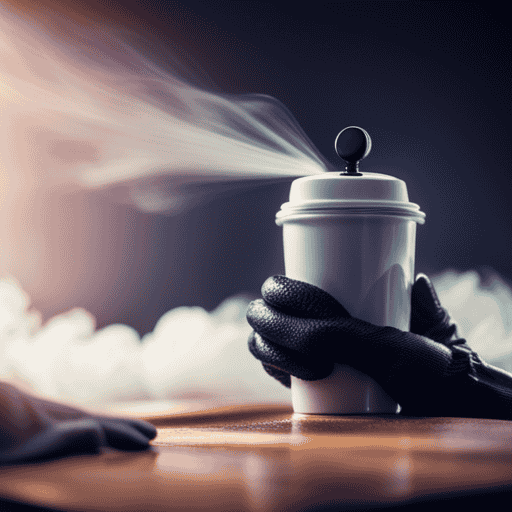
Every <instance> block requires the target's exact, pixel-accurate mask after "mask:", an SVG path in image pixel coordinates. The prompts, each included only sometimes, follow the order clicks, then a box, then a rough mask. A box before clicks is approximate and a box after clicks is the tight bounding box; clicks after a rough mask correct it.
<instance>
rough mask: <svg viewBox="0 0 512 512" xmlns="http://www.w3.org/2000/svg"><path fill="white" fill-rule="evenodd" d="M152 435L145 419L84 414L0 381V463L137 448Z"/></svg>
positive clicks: (152, 427) (147, 443) (143, 446)
mask: <svg viewBox="0 0 512 512" xmlns="http://www.w3.org/2000/svg"><path fill="white" fill-rule="evenodd" d="M156 434H157V431H156V428H155V427H154V426H153V425H151V424H150V423H147V422H145V421H141V420H132V419H124V418H114V417H108V416H99V415H93V414H89V413H87V412H85V411H82V410H80V409H76V408H74V407H70V406H67V405H63V404H60V403H57V402H51V401H49V400H44V399H41V398H37V397H34V396H31V395H29V394H27V393H24V392H22V391H20V390H19V389H18V388H17V387H15V386H13V385H11V384H8V383H6V382H0V464H16V463H19V462H25V461H35V460H40V459H44V458H48V457H62V456H67V455H76V454H79V453H99V451H100V448H101V447H102V446H105V447H107V446H108V447H111V448H117V449H119V450H141V449H145V448H147V447H148V446H149V441H150V440H151V439H153V438H154V437H155V436H156Z"/></svg>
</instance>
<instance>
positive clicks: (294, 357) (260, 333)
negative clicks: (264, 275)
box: [247, 274, 512, 420]
mask: <svg viewBox="0 0 512 512" xmlns="http://www.w3.org/2000/svg"><path fill="white" fill-rule="evenodd" d="M262 295H263V300H261V299H260V300H256V301H253V302H251V304H250V305H249V309H248V312H247V320H248V322H249V324H250V325H251V326H252V328H253V329H254V332H253V333H251V336H250V337H249V350H250V351H251V353H252V354H253V355H254V356H255V357H256V358H257V359H259V360H260V361H261V362H262V363H263V366H264V368H265V370H266V371H267V373H269V374H270V375H271V376H272V377H274V378H276V379H277V380H279V381H280V382H281V383H282V384H284V385H285V386H287V387H289V386H290V374H291V375H294V376H295V377H298V378H300V379H303V380H317V379H322V378H325V377H327V376H328V375H329V374H330V373H331V372H332V370H333V364H334V363H335V362H336V363H340V364H348V365H349V366H352V367H353V368H355V369H357V370H359V371H361V372H363V373H365V374H367V375H369V376H370V377H372V378H373V379H375V380H376V381H377V382H378V383H379V384H380V385H381V386H382V387H383V388H384V390H385V391H386V392H387V393H388V394H389V395H390V396H391V397H392V398H393V399H394V400H395V401H396V402H398V403H399V404H400V405H401V414H403V415H409V416H459V417H474V418H495V419H509V420H512V375H510V374H509V373H507V372H505V371H503V370H501V369H499V368H495V367H493V366H490V365H488V364H486V363H485V362H483V361H482V360H481V359H480V358H479V357H478V355H477V354H475V352H473V351H472V350H471V349H470V347H469V346H468V345H467V344H466V341H465V340H464V339H459V338H458V336H457V328H456V326H455V325H454V324H453V323H451V321H450V317H449V315H448V313H447V311H446V310H445V309H444V308H443V307H442V306H441V304H440V302H439V299H438V297H437V294H436V292H435V290H434V288H433V286H432V283H431V282H430V280H429V279H428V277H427V276H425V275H422V274H420V275H419V276H418V278H417V280H416V282H415V283H414V285H413V289H412V303H411V306H412V308H411V326H410V327H411V332H403V331H401V330H399V329H395V328H393V327H379V326H376V325H373V324H370V323H368V322H364V321H362V320H358V319H355V318H352V317H351V316H350V315H349V313H348V312H347V311H346V310H345V308H344V307H343V306H342V305H341V304H340V303H339V302H338V301H336V300H335V299H334V298H333V297H332V296H331V295H329V294H328V293H326V292H324V291H323V290H321V289H320V288H317V287H316V286H313V285H310V284H307V283H303V282H300V281H296V280H293V279H289V278H287V277H285V276H274V277H271V278H269V279H267V281H265V283H264V284H263V287H262Z"/></svg>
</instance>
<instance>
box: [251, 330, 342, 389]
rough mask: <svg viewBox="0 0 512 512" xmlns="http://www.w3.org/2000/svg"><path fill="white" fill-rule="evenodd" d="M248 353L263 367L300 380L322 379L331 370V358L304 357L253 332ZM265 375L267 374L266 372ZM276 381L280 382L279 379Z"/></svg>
mask: <svg viewBox="0 0 512 512" xmlns="http://www.w3.org/2000/svg"><path fill="white" fill-rule="evenodd" d="M249 351H250V352H251V354H252V355H253V356H254V357H255V358H256V359H258V360H260V361H261V362H262V363H263V364H264V366H265V365H267V366H271V367H273V368H276V369H277V370H281V372H285V373H287V374H291V375H293V376H295V377H298V378H299V379H302V380H318V379H323V378H325V377H327V376H328V375H330V374H331V372H332V370H333V361H332V358H327V357H325V356H324V357H312V356H311V355H309V356H306V355H304V354H301V353H300V352H297V351H295V350H291V349H289V348H286V347H281V346H279V345H276V344H274V343H272V342H271V341H268V340H266V339H264V338H262V337H261V336H260V335H259V334H258V333H257V332H253V333H251V335H250V336H249ZM267 373H269V372H268V370H267ZM271 375H272V374H271ZM272 377H274V378H277V376H276V375H272ZM277 380H279V381H280V382H281V380H280V379H279V378H277ZM285 385H286V384H285Z"/></svg>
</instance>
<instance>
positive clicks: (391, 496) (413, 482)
mask: <svg viewBox="0 0 512 512" xmlns="http://www.w3.org/2000/svg"><path fill="white" fill-rule="evenodd" d="M202 408H203V410H200V411H196V412H181V413H174V414H173V413H171V414H167V415H158V414H153V415H152V416H151V415H146V417H147V416H149V418H148V419H150V421H152V422H153V423H154V424H155V425H157V426H158V429H159V432H158V437H157V438H156V439H155V440H154V442H153V446H152V448H151V450H149V451H146V452H142V453H125V452H117V451H113V450H107V451H105V452H104V453H103V454H101V455H99V456H80V457H72V458H67V459H61V460H55V461H52V462H47V463H44V464H43V463H39V464H30V465H20V466H12V467H4V468H2V469H0V495H1V496H2V497H4V498H9V499H13V500H17V501H22V502H25V503H31V504H37V505H44V506H49V507H53V508H55V509H62V510H69V511H93V510H94V511H99V510H102V511H103V510H105V511H124V512H125V511H137V512H139V511H141V510H144V511H145V512H146V511H148V512H149V511H164V510H165V511H168V510H172V511H173V510H176V511H185V510H198V511H199V510H210V511H211V510H218V511H237V512H239V511H263V510H265V511H266V510H271V511H285V510H293V511H295V510H301V509H304V508H307V507H308V506H312V505H317V504H321V503H327V502H329V501H331V502H332V500H334V502H337V503H343V506H344V507H345V508H351V507H357V506H363V507H364V506H370V505H376V504H381V505H386V504H387V505H389V504H393V503H402V502H406V501H408V500H411V499H418V498H428V497H430V498H432V497H435V496H441V495H443V496H446V494H445V493H448V495H449V494H450V493H453V492H460V491H470V490H477V489H480V490H483V489H489V488H493V487H499V486H500V485H510V482H511V481H512V464H511V462H512V422H506V421H492V420H469V419H461V418H426V419H408V418H401V417H398V416H380V417H376V416H368V417H365V416H344V417H332V416H305V415H294V414H293V412H292V411H291V408H290V407H288V406H283V405H269V404H262V405H249V406H247V405H245V406H229V407H218V406H217V407H212V406H211V405H208V404H203V407H202ZM189 410H190V407H189ZM171 412H172V411H171ZM133 415H136V416H139V417H141V416H142V417H144V416H145V415H144V414H143V412H142V413H141V412H140V411H139V412H138V413H137V414H135V413H134V414H133Z"/></svg>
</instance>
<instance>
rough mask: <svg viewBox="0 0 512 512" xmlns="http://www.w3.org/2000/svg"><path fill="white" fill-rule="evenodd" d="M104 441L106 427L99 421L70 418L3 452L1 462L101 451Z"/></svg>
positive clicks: (11, 462) (15, 462)
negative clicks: (70, 419)
mask: <svg viewBox="0 0 512 512" xmlns="http://www.w3.org/2000/svg"><path fill="white" fill-rule="evenodd" d="M104 444H105V436H104V433H103V430H102V429H101V427H100V426H99V424H98V423H97V422H96V421H94V420H79V421H68V422H63V423H59V424H57V425H54V426H52V427H50V428H48V429H47V430H45V431H43V432H41V433H40V434H37V435H36V436H34V437H32V438H30V439H29V440H28V441H27V442H26V443H25V444H23V445H22V446H20V447H18V448H17V449H15V450H13V451H10V452H4V453H2V454H0V464H17V463H18V462H24V461H30V460H39V459H46V458H50V457H63V456H70V455H77V454H79V453H98V452H99V450H100V447H101V446H102V445H104Z"/></svg>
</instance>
